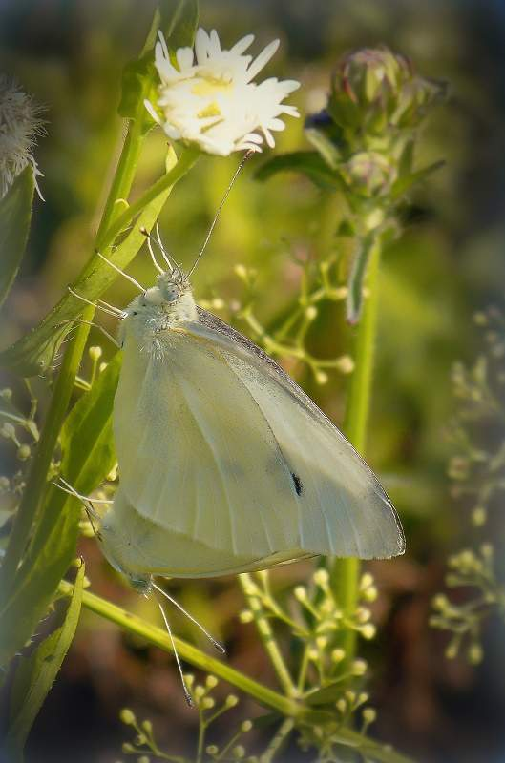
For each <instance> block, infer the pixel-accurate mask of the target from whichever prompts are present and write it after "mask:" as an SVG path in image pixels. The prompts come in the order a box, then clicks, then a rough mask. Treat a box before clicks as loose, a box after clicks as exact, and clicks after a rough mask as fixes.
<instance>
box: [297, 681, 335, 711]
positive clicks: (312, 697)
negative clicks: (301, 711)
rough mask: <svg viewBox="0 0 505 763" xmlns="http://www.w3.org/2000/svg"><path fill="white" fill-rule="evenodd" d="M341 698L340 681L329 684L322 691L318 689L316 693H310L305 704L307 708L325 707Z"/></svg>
mask: <svg viewBox="0 0 505 763" xmlns="http://www.w3.org/2000/svg"><path fill="white" fill-rule="evenodd" d="M341 696H342V681H341V680H339V681H335V682H334V683H332V684H329V685H328V686H325V687H324V689H318V690H317V691H314V692H312V693H311V694H308V695H307V697H306V699H305V702H306V704H307V705H308V706H309V707H314V706H317V705H327V704H330V703H333V702H335V700H337V699H338V698H339V697H341Z"/></svg>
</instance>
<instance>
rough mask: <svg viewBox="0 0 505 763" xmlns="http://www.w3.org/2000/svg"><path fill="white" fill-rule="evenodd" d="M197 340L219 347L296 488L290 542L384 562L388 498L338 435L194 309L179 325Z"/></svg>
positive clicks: (391, 534)
mask: <svg viewBox="0 0 505 763" xmlns="http://www.w3.org/2000/svg"><path fill="white" fill-rule="evenodd" d="M185 328H186V330H187V331H188V333H189V334H190V335H191V336H193V337H194V338H195V339H196V340H197V341H200V342H203V343H209V344H210V345H211V346H214V347H219V349H220V352H221V354H222V357H223V358H224V360H225V361H226V363H227V365H228V367H229V368H230V369H231V370H232V371H233V372H234V373H235V374H236V376H237V378H238V379H240V381H241V383H242V384H243V385H244V386H245V387H246V388H247V389H248V391H249V393H250V395H251V397H252V398H253V399H254V400H255V401H256V403H257V404H258V405H259V407H260V409H261V411H262V414H263V416H264V418H265V420H266V421H267V422H268V425H269V427H270V429H271V430H272V432H273V434H274V437H275V439H276V441H277V443H278V445H279V447H280V449H281V451H282V453H283V455H284V458H285V460H286V462H287V463H288V465H289V469H290V472H291V475H295V476H296V480H297V483H298V490H297V492H298V493H299V495H298V499H299V500H298V501H297V509H298V511H297V513H296V514H294V513H293V514H292V515H291V517H289V518H288V516H286V520H285V521H286V522H294V523H297V526H298V529H299V533H300V535H299V537H298V539H297V543H298V544H299V545H300V546H301V547H302V548H304V549H307V550H311V551H314V552H317V553H323V554H334V555H336V556H357V557H360V558H364V559H368V558H388V557H391V556H396V555H398V554H401V553H403V552H404V551H405V537H404V534H403V530H402V527H401V524H400V521H399V519H398V516H397V514H396V511H395V509H394V508H393V506H392V505H391V502H390V501H389V498H388V496H387V495H386V493H385V491H384V489H383V488H382V486H381V485H380V483H379V482H378V480H377V478H376V477H375V475H374V474H373V472H372V471H371V469H370V468H369V467H368V465H367V464H366V463H365V461H364V460H363V459H362V458H361V457H360V456H359V454H358V453H357V452H356V451H355V449H354V448H353V447H352V446H351V444H350V443H349V442H348V441H347V440H346V439H345V437H344V435H343V434H342V433H341V432H340V431H339V430H338V429H337V427H335V426H334V425H333V424H332V423H331V422H330V421H329V419H328V418H327V417H326V416H325V415H324V413H323V412H322V411H321V410H320V409H319V408H318V407H317V406H316V405H315V403H314V402H313V401H312V400H310V398H309V397H307V395H306V394H305V393H304V392H303V390H302V389H301V388H300V387H299V386H298V385H297V384H296V383H295V382H294V381H293V380H292V379H291V378H290V377H289V376H288V375H287V374H286V373H285V372H284V370H283V369H282V368H281V367H280V366H279V365H278V364H277V363H275V361H273V360H272V359H271V358H269V357H268V355H266V353H264V352H263V350H261V349H260V348H259V347H258V346H257V345H255V344H254V343H253V342H250V341H249V340H248V339H246V338H245V337H244V336H242V335H241V334H240V333H239V332H237V331H235V330H234V329H232V328H231V327H230V326H228V325H227V324H226V323H224V322H223V321H221V320H220V319H219V318H216V317H215V316H213V315H211V314H210V313H208V312H206V311H205V310H202V309H201V308H199V321H197V322H196V321H195V322H192V323H191V324H186V326H185Z"/></svg>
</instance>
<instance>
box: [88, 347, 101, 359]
mask: <svg viewBox="0 0 505 763" xmlns="http://www.w3.org/2000/svg"><path fill="white" fill-rule="evenodd" d="M88 353H89V357H90V358H91V360H92V361H93V362H94V363H96V362H97V360H100V358H101V357H102V348H101V347H99V346H98V345H95V346H93V347H90V348H89V350H88Z"/></svg>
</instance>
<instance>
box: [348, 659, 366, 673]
mask: <svg viewBox="0 0 505 763" xmlns="http://www.w3.org/2000/svg"><path fill="white" fill-rule="evenodd" d="M367 670H368V663H367V661H366V660H362V659H357V660H354V661H353V663H352V665H351V673H352V674H353V676H364V675H365V673H366V672H367Z"/></svg>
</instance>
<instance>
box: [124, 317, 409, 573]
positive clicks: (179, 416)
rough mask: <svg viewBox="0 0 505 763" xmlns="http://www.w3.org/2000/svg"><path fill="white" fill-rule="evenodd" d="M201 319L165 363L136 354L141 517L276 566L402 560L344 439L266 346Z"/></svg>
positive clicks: (134, 428) (378, 492)
mask: <svg viewBox="0 0 505 763" xmlns="http://www.w3.org/2000/svg"><path fill="white" fill-rule="evenodd" d="M199 317H200V320H199V321H195V322H192V323H186V324H184V326H183V327H181V329H179V330H178V331H170V332H167V333H168V335H169V336H168V337H167V340H166V345H165V346H163V347H162V350H161V351H160V353H158V356H156V355H153V354H149V355H146V354H143V353H141V352H139V349H138V346H133V345H132V344H131V343H130V346H129V344H128V342H127V344H126V347H125V358H124V365H123V371H122V374H121V379H120V384H119V387H118V393H117V400H116V412H117V413H116V440H117V449H118V461H119V464H120V470H121V485H122V490H123V491H124V493H125V496H126V497H127V500H128V502H129V503H130V504H131V505H132V506H133V507H134V508H135V511H137V512H138V514H139V515H141V516H143V517H145V518H146V519H148V520H149V521H151V522H153V523H154V524H157V525H158V526H159V527H161V528H163V529H165V530H169V531H171V532H175V533H178V534H179V536H178V537H180V536H184V537H185V538H190V539H193V540H195V541H196V542H198V543H204V544H206V545H208V546H209V547H212V548H216V549H222V550H223V551H229V550H230V549H232V551H233V554H234V555H236V556H237V557H240V558H242V557H244V556H247V557H248V558H250V559H251V560H252V559H256V560H257V559H264V560H265V566H266V564H267V563H273V561H268V562H267V560H273V559H275V558H278V557H277V556H276V555H279V554H281V555H282V556H283V557H284V558H296V557H299V556H301V555H304V554H307V553H309V554H310V553H323V554H335V555H337V556H359V557H362V558H371V557H377V558H384V557H389V556H393V555H395V554H398V553H401V552H402V551H403V550H404V539H403V534H402V531H401V527H400V525H399V522H398V520H397V517H396V514H395V512H394V509H393V508H392V506H391V504H390V502H389V500H388V498H387V496H386V494H385V493H384V491H383V489H382V488H381V486H380V485H379V483H378V482H377V480H376V479H375V477H374V476H373V474H372V472H371V471H370V470H369V468H368V467H367V466H366V464H365V463H364V462H363V461H362V459H361V458H360V457H359V456H358V455H357V453H356V452H355V451H354V450H353V448H352V447H351V446H350V445H349V443H347V441H346V440H345V438H344V437H343V435H342V434H341V433H340V432H339V431H338V430H337V429H336V428H335V427H334V426H333V425H332V424H331V423H330V422H329V421H328V419H327V418H326V417H325V416H324V414H323V413H322V412H321V411H320V410H319V409H318V408H317V406H315V405H314V403H312V402H311V401H310V400H309V398H307V396H306V395H305V394H304V393H303V391H302V390H301V389H300V388H299V387H298V386H297V385H296V384H294V382H292V381H291V380H290V379H289V377H287V376H286V374H285V373H284V372H283V371H282V369H281V368H280V367H279V366H278V365H277V364H276V363H274V361H272V360H271V359H270V358H268V357H267V356H266V355H265V354H264V353H263V352H262V351H261V350H260V349H259V348H258V347H256V345H254V344H252V343H251V342H249V341H248V340H247V339H245V338H244V337H242V336H241V335H240V334H238V332H235V331H234V330H233V329H231V328H230V327H229V326H227V325H226V324H224V323H223V322H222V321H219V319H217V318H215V317H214V316H211V315H210V314H208V313H206V312H205V311H200V313H199ZM167 552H168V553H169V550H168V549H167ZM290 552H292V555H291V553H290ZM201 573H202V574H203V573H205V571H204V570H203V569H202V570H201Z"/></svg>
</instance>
